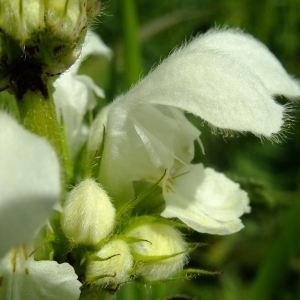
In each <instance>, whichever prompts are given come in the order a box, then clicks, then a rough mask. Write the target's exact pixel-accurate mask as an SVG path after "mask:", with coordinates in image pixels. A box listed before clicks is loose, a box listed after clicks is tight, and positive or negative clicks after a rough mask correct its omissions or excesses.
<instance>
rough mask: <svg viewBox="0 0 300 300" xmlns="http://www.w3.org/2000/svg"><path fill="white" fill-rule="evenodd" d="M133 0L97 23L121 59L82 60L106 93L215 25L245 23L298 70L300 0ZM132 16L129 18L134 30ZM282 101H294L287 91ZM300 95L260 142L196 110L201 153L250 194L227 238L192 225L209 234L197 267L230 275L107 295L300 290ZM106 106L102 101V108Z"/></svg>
mask: <svg viewBox="0 0 300 300" xmlns="http://www.w3.org/2000/svg"><path fill="white" fill-rule="evenodd" d="M126 1H128V0H120V1H113V0H111V1H103V10H102V15H101V16H100V17H99V18H98V21H97V22H96V23H95V24H94V25H93V28H94V30H95V31H96V32H98V33H99V35H100V36H101V37H102V39H103V40H104V41H105V43H106V44H107V45H108V46H109V47H111V48H112V50H113V53H114V57H113V59H112V60H111V62H107V61H105V60H103V61H99V60H98V61H96V60H93V59H92V58H91V59H89V60H87V61H86V62H85V64H84V66H83V68H84V70H85V72H88V73H90V74H91V75H92V76H93V78H94V79H95V81H96V82H97V83H98V84H99V85H100V86H102V87H104V88H105V90H106V95H107V99H106V100H107V101H112V100H113V99H114V97H116V96H117V95H118V94H120V93H122V92H125V91H126V90H127V89H128V88H129V87H130V83H133V82H134V81H131V82H130V81H128V80H127V79H128V76H127V75H128V72H131V67H132V65H133V64H137V67H136V68H135V67H134V68H135V71H134V72H138V70H140V71H141V73H140V76H141V77H142V76H143V75H145V74H147V72H149V70H151V68H152V67H153V66H154V65H155V64H157V63H159V61H161V60H162V59H164V58H165V57H167V56H168V54H169V53H170V52H171V51H172V50H173V49H174V48H175V47H177V46H180V45H181V44H182V43H184V42H185V41H187V40H189V39H190V38H191V37H193V36H196V35H198V34H200V33H203V32H205V31H206V30H208V29H209V28H211V27H214V26H220V27H223V26H228V27H240V28H242V29H244V30H245V31H246V32H248V33H250V34H252V35H253V36H255V37H256V38H258V39H259V40H261V41H262V42H263V43H265V44H266V45H267V46H268V47H269V48H270V50H271V51H272V52H273V53H274V54H275V55H276V56H277V57H278V58H279V60H280V61H281V62H282V64H283V65H284V67H285V68H286V69H287V70H288V72H289V73H290V74H293V75H295V77H298V78H300V55H299V54H300V38H299V37H300V15H299V12H300V2H299V0H264V1H258V0H254V1H253V0H241V1H233V0H215V1H213V0H200V1H199V0H185V1H182V0H164V1H161V0H143V1H138V0H136V3H134V1H132V0H131V1H128V3H129V2H131V4H132V8H133V10H131V11H130V10H126V9H124V5H125V4H124V3H125V2H126ZM128 3H127V4H128ZM131 21H133V23H135V24H133V25H132V24H131V23H130V22H131ZM126 22H127V23H128V22H129V23H130V24H129V37H128V32H127V33H126V32H125V31H126V26H127V25H126ZM134 25H136V28H134ZM130 26H133V27H131V28H133V29H132V31H131V32H132V33H131V34H133V35H134V36H131V37H130V30H131V29H130ZM135 29H136V30H137V32H136V33H135V31H134V30H135ZM124 37H126V38H124ZM131 38H132V39H133V40H132V41H131V42H130V43H132V44H130V45H133V46H132V47H136V49H133V50H132V51H135V52H134V53H136V54H135V56H139V53H140V54H141V56H140V57H133V58H131V61H126V57H127V60H128V57H130V56H126V55H125V54H126V53H125V52H126V51H128V48H127V50H126V45H127V43H128V39H131ZM135 42H136V44H135ZM131 64H132V65H131ZM133 78H134V77H133ZM278 101H280V102H282V103H286V99H282V98H278ZM299 103H300V101H298V102H297V101H295V102H294V103H293V110H294V111H293V113H292V116H293V120H294V121H293V120H292V121H293V122H292V126H291V127H289V128H287V130H286V131H285V132H284V135H285V137H284V138H283V139H282V143H281V144H272V143H271V142H269V141H263V142H261V141H260V140H259V139H257V138H256V137H253V136H250V135H247V136H243V135H240V136H239V137H238V138H231V137H230V136H224V135H221V134H212V132H211V130H210V128H209V127H208V126H207V125H206V124H203V122H202V121H201V120H199V119H195V118H194V117H193V116H191V117H190V118H191V120H192V121H193V123H194V124H196V125H197V126H199V128H200V129H201V131H202V135H201V140H202V142H203V145H204V148H205V155H204V154H203V153H202V151H201V149H198V153H197V157H196V160H197V162H200V161H201V162H203V163H204V164H205V165H206V166H210V167H214V168H215V169H217V170H219V171H223V172H226V173H227V175H229V176H230V177H231V178H232V179H234V180H236V181H237V182H239V183H240V184H241V185H242V187H243V188H244V189H245V190H247V191H248V192H249V194H250V197H251V201H252V212H251V214H249V215H247V216H244V217H243V221H244V224H245V229H244V230H242V231H240V232H239V233H237V234H234V235H231V236H224V237H220V236H211V235H204V234H199V233H195V232H186V234H187V237H188V238H189V239H190V240H192V241H194V242H209V243H210V245H209V246H207V247H204V248H199V249H197V250H196V251H194V252H193V253H192V254H191V260H190V264H189V266H190V267H195V268H202V269H208V270H222V271H223V274H222V275H220V276H218V277H198V278H196V279H192V280H180V281H177V282H171V283H165V284H162V285H159V286H145V285H143V284H140V285H139V284H133V283H132V284H128V285H125V286H124V287H123V288H121V290H120V291H119V292H118V293H117V294H116V295H115V296H109V295H107V298H108V299H131V300H135V299H139V300H140V299H149V300H152V299H159V300H160V299H185V298H172V297H171V296H174V295H186V296H187V297H189V298H187V299H199V300H206V299H207V300H210V299H224V300H238V299H249V300H256V299H257V300H263V299H270V300H271V299H272V300H292V299H298V297H299V296H300V288H299V272H300V260H299V245H300V240H299V231H300V224H299V223H300V222H299V221H298V216H299V215H300V212H299V202H300V172H299V170H300V112H299V111H300V104H299ZM103 105H104V102H103V100H102V101H100V102H99V107H101V106H103ZM235 137H237V135H235ZM258 295H259V297H258Z"/></svg>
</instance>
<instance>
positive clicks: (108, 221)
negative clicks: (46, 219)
mask: <svg viewBox="0 0 300 300" xmlns="http://www.w3.org/2000/svg"><path fill="white" fill-rule="evenodd" d="M115 215H116V210H115V208H114V206H113V205H112V203H111V201H110V198H109V197H108V195H107V193H106V192H105V191H104V190H103V188H102V187H101V186H100V185H99V184H98V183H96V182H95V181H94V180H93V179H91V178H88V179H85V180H83V181H82V182H80V183H79V185H77V186H76V187H75V188H74V189H73V190H72V191H71V192H70V194H69V195H68V198H67V201H66V203H65V205H64V207H63V213H62V229H63V231H64V233H65V235H66V236H67V237H68V238H69V239H70V241H71V242H73V243H76V244H85V245H96V244H97V243H98V242H100V241H101V240H102V239H104V238H106V237H107V236H108V235H109V234H110V233H111V232H112V230H113V227H114V224H115Z"/></svg>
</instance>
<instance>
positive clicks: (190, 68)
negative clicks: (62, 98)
mask: <svg viewBox="0 0 300 300" xmlns="http://www.w3.org/2000/svg"><path fill="white" fill-rule="evenodd" d="M201 39H202V37H201V36H200V37H199V38H198V40H199V41H198V40H195V41H193V43H198V44H197V45H198V47H194V48H191V47H190V46H189V45H188V46H186V47H183V48H181V49H180V50H178V51H176V52H174V53H173V54H172V55H171V56H170V57H169V58H167V59H166V60H165V61H164V62H162V64H161V65H159V66H158V67H157V68H156V69H155V70H154V71H152V73H150V74H149V75H148V76H147V77H146V78H144V79H143V80H142V81H140V82H139V83H138V84H137V85H136V86H134V87H133V88H132V89H131V90H130V91H129V92H128V93H127V94H125V95H124V96H123V98H121V99H119V100H118V101H115V102H114V105H113V106H119V105H123V109H124V110H125V111H124V112H123V115H124V117H125V116H126V114H128V112H129V111H130V110H133V109H135V108H136V107H138V106H142V105H145V104H162V105H169V106H174V107H178V108H180V109H182V110H184V111H188V112H191V113H193V114H194V115H196V116H198V117H201V118H202V119H204V120H205V121H207V122H209V123H210V124H212V125H213V126H215V127H219V128H221V129H226V130H236V131H244V132H246V131H249V132H252V133H254V134H255V135H263V136H265V137H267V138H271V137H272V136H273V135H274V134H276V133H278V132H279V131H280V130H281V128H282V125H283V123H284V122H283V115H284V107H283V106H281V105H279V104H277V103H276V102H275V101H274V99H273V97H272V93H271V92H270V91H269V90H268V89H267V87H266V86H265V85H264V84H263V82H262V81H261V80H260V78H259V77H258V76H257V75H256V74H255V73H253V72H252V70H251V69H250V68H249V67H248V66H246V65H244V64H243V63H242V62H241V61H240V60H238V59H236V58H235V57H234V56H233V57H232V56H230V55H228V53H227V52H226V51H221V49H211V48H208V47H206V46H205V45H202V44H201ZM270 55H271V54H270ZM113 106H112V108H111V112H113V110H114V109H113Z"/></svg>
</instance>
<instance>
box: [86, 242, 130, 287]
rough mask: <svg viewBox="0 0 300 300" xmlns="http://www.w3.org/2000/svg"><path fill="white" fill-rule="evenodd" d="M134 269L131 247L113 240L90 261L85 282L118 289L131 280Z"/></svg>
mask: <svg viewBox="0 0 300 300" xmlns="http://www.w3.org/2000/svg"><path fill="white" fill-rule="evenodd" d="M132 267H133V258H132V256H131V254H130V247H129V245H128V244H127V243H126V242H125V241H123V240H121V239H118V240H112V241H110V242H108V243H106V244H105V245H104V246H103V247H102V248H101V250H100V251H98V252H97V253H95V254H94V255H93V256H92V257H91V258H90V259H89V260H88V263H87V265H86V272H85V276H86V278H85V280H86V282H87V283H90V284H96V285H101V286H103V287H105V288H109V289H117V288H118V286H119V285H120V284H122V283H126V282H127V281H128V280H129V276H130V271H131V269H132Z"/></svg>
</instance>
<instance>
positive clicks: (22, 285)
mask: <svg viewBox="0 0 300 300" xmlns="http://www.w3.org/2000/svg"><path fill="white" fill-rule="evenodd" d="M33 252H34V251H33V248H30V247H26V246H22V247H18V248H13V249H12V250H11V251H10V252H8V253H7V254H6V255H5V256H4V257H3V258H2V259H1V260H0V282H1V285H0V299H6V300H20V299H22V300H32V299H43V300H57V299H64V300H77V299H78V298H79V295H80V286H81V283H80V282H79V281H78V280H77V275H76V274H75V272H74V269H73V267H71V266H70V265H69V264H68V263H63V264H58V263H57V262H55V261H49V260H45V261H35V260H34V258H33Z"/></svg>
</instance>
